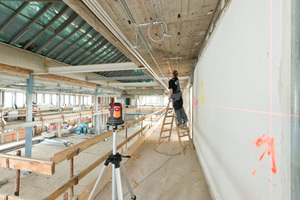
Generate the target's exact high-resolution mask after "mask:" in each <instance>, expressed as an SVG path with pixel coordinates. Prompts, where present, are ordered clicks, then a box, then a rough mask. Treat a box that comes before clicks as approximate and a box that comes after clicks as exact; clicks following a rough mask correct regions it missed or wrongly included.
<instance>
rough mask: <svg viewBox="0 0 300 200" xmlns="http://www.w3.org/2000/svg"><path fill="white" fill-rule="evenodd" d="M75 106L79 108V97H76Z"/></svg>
mask: <svg viewBox="0 0 300 200" xmlns="http://www.w3.org/2000/svg"><path fill="white" fill-rule="evenodd" d="M75 105H76V106H79V96H76V97H75Z"/></svg>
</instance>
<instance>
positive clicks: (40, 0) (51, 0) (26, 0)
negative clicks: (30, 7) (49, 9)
mask: <svg viewBox="0 0 300 200" xmlns="http://www.w3.org/2000/svg"><path fill="white" fill-rule="evenodd" d="M6 1H23V2H32V0H6ZM34 2H58V3H59V2H62V0H34Z"/></svg>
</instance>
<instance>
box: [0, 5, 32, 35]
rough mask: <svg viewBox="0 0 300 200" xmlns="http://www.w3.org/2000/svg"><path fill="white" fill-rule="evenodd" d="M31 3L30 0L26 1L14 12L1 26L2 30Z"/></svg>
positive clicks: (0, 29)
mask: <svg viewBox="0 0 300 200" xmlns="http://www.w3.org/2000/svg"><path fill="white" fill-rule="evenodd" d="M28 4H29V2H24V3H23V4H22V5H21V6H20V7H19V8H18V9H17V10H16V11H15V13H14V14H12V15H11V16H10V17H9V18H8V20H6V22H4V23H3V24H2V25H1V26H0V32H1V31H3V29H5V28H6V26H7V25H8V24H9V23H10V22H12V21H13V20H14V19H15V18H16V17H17V16H18V14H20V13H21V11H22V10H23V9H24V8H25V7H26V6H27V5H28Z"/></svg>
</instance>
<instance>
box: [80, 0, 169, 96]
mask: <svg viewBox="0 0 300 200" xmlns="http://www.w3.org/2000/svg"><path fill="white" fill-rule="evenodd" d="M83 2H84V3H85V4H86V5H87V6H88V7H89V8H90V10H91V11H92V12H93V13H94V14H95V15H96V16H97V17H98V18H99V19H100V20H101V22H102V23H103V24H104V25H105V26H106V27H107V28H108V29H109V30H110V31H111V32H112V33H113V34H114V35H115V36H116V37H117V38H118V39H119V40H120V42H121V43H122V44H123V45H124V46H125V48H127V50H128V51H129V52H131V53H132V55H133V56H135V58H136V59H137V60H138V61H139V62H140V63H141V64H143V65H144V66H145V67H146V69H147V70H148V71H149V73H150V74H151V75H153V77H154V78H155V79H156V80H157V81H158V82H159V83H160V84H161V85H162V86H163V87H164V88H165V89H166V90H169V89H168V87H167V86H166V84H165V83H164V82H163V81H162V80H161V78H160V77H158V75H157V74H156V73H155V72H154V71H153V69H152V68H151V67H150V66H149V64H148V63H147V62H146V61H145V60H144V58H143V57H142V56H141V55H140V53H139V52H138V51H137V50H136V49H135V48H134V46H133V45H132V44H131V43H130V41H129V40H128V39H127V37H126V36H125V35H124V34H123V33H122V31H121V30H120V29H119V28H118V27H117V25H116V24H115V23H114V22H113V21H112V19H111V18H110V17H109V16H108V15H107V13H106V12H105V11H104V9H103V8H102V6H101V5H100V4H99V3H98V1H97V0H83ZM131 17H132V16H131ZM132 19H133V18H132ZM139 32H140V31H139ZM141 39H142V38H141ZM144 42H145V40H144ZM147 47H148V46H147ZM148 48H149V47H148ZM149 50H150V49H149ZM150 55H151V57H152V58H153V59H154V62H155V63H156V65H157V66H158V64H157V62H156V60H155V58H154V56H153V55H152V53H151V52H150ZM158 68H159V70H160V71H161V69H160V67H159V66H158ZM162 75H163V73H162ZM163 76H164V75H163Z"/></svg>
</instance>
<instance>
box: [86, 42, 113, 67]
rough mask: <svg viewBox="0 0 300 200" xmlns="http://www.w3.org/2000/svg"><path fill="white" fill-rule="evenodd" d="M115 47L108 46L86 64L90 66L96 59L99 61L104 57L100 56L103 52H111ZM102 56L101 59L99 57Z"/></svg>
mask: <svg viewBox="0 0 300 200" xmlns="http://www.w3.org/2000/svg"><path fill="white" fill-rule="evenodd" d="M115 48H116V47H114V46H113V45H112V44H110V45H109V46H108V47H107V48H106V49H105V50H103V51H102V52H101V53H100V54H98V55H96V56H95V58H93V59H92V60H90V61H89V62H88V63H87V64H88V65H89V64H92V63H94V61H95V60H97V58H99V59H100V60H101V59H102V58H103V57H104V56H105V55H104V56H102V55H103V54H104V53H105V52H106V53H108V52H111V51H112V49H115ZM101 56H102V57H101Z"/></svg>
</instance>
